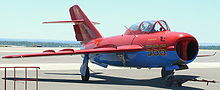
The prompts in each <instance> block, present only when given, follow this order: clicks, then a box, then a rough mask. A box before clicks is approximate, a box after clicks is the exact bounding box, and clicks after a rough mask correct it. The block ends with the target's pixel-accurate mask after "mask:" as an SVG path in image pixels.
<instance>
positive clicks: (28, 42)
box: [0, 38, 81, 47]
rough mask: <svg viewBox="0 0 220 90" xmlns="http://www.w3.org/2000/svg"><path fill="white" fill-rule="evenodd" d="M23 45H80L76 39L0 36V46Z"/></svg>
mask: <svg viewBox="0 0 220 90" xmlns="http://www.w3.org/2000/svg"><path fill="white" fill-rule="evenodd" d="M7 45H8V46H11V45H12V46H25V47H80V46H81V45H80V43H79V42H77V41H65V40H36V39H5V38H0V46H7Z"/></svg>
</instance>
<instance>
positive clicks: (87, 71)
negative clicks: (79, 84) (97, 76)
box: [81, 67, 90, 81]
mask: <svg viewBox="0 0 220 90" xmlns="http://www.w3.org/2000/svg"><path fill="white" fill-rule="evenodd" d="M89 78H90V72H89V67H87V68H86V75H85V76H83V75H81V79H82V81H89Z"/></svg>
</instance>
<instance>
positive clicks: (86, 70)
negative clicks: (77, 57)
mask: <svg viewBox="0 0 220 90" xmlns="http://www.w3.org/2000/svg"><path fill="white" fill-rule="evenodd" d="M88 63H89V55H88V54H86V55H85V57H84V59H83V63H82V65H81V67H80V73H81V79H82V80H83V81H89V77H90V72H89V67H88Z"/></svg>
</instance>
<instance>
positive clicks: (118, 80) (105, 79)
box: [3, 73, 203, 90]
mask: <svg viewBox="0 0 220 90" xmlns="http://www.w3.org/2000/svg"><path fill="white" fill-rule="evenodd" d="M45 74H52V75H80V74H73V73H45ZM101 74H102V73H91V77H93V78H98V79H102V80H92V79H91V80H90V81H82V80H80V79H79V80H75V79H45V78H39V81H40V82H62V83H88V84H112V85H133V86H150V87H157V88H166V89H174V90H177V89H178V90H192V89H193V90H203V89H200V88H194V87H188V86H184V85H183V86H182V87H177V86H172V87H166V86H165V85H164V82H162V81H163V80H162V78H160V77H158V78H153V79H130V78H123V77H113V76H106V75H101ZM175 77H176V78H185V79H194V78H198V77H199V76H190V75H175ZM3 79H4V78H3ZM16 79H24V78H16ZM7 80H14V78H10V77H8V78H7Z"/></svg>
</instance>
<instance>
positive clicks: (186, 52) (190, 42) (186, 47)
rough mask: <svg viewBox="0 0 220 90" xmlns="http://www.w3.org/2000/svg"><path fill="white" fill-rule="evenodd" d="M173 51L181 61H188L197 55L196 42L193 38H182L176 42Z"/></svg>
mask: <svg viewBox="0 0 220 90" xmlns="http://www.w3.org/2000/svg"><path fill="white" fill-rule="evenodd" d="M175 49H176V52H177V54H178V56H179V57H180V58H181V59H182V60H184V61H190V60H192V59H194V58H195V57H196V56H197V54H198V42H197V40H196V39H195V38H194V37H182V38H180V39H178V40H177V42H176V45H175Z"/></svg>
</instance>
